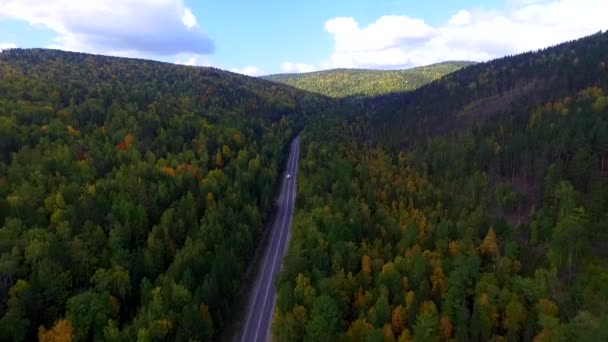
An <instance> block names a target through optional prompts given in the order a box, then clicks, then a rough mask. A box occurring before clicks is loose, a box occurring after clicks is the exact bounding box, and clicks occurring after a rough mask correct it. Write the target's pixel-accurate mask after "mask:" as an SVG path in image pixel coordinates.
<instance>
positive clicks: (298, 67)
mask: <svg viewBox="0 0 608 342" xmlns="http://www.w3.org/2000/svg"><path fill="white" fill-rule="evenodd" d="M281 70H282V71H283V72H286V73H303V72H312V71H315V70H317V68H315V66H314V65H312V64H305V63H292V62H283V63H282V64H281Z"/></svg>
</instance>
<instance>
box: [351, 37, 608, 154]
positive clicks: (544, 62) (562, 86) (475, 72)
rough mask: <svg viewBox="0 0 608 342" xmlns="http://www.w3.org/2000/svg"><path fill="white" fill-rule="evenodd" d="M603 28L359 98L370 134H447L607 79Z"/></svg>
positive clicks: (387, 139)
mask: <svg viewBox="0 0 608 342" xmlns="http://www.w3.org/2000/svg"><path fill="white" fill-rule="evenodd" d="M607 44H608V34H606V33H601V32H600V33H597V34H595V35H592V36H589V37H586V38H584V39H579V40H576V41H572V42H568V43H564V44H561V45H558V46H555V47H551V48H547V49H543V50H539V51H535V52H529V53H524V54H521V55H517V56H512V57H504V58H500V59H497V60H494V61H490V62H486V63H479V64H475V65H472V66H470V67H467V68H464V69H463V70H460V71H459V72H456V73H452V74H449V75H447V76H446V77H444V78H442V79H440V80H438V81H436V82H432V83H431V84H428V85H426V86H423V87H421V88H419V89H416V90H414V91H412V92H409V93H401V94H388V95H383V96H378V97H373V98H368V99H365V100H364V101H361V102H360V108H359V109H360V110H361V111H364V112H366V113H367V115H368V116H370V117H373V126H374V136H375V137H376V138H378V139H379V140H381V141H382V142H383V143H387V144H390V145H393V146H400V145H401V146H403V145H405V146H407V145H411V144H413V143H415V142H418V141H419V140H420V139H421V138H422V139H423V140H424V138H425V137H427V136H429V135H437V134H442V135H445V134H451V133H454V132H458V131H460V130H466V129H468V128H471V127H472V126H473V125H479V124H481V123H483V122H484V121H485V120H487V119H488V118H492V117H493V116H494V115H495V114H499V113H512V112H527V111H528V110H531V109H532V108H533V107H535V106H538V105H541V104H543V103H545V102H547V101H549V100H551V101H553V100H557V99H561V98H564V97H567V96H572V95H574V94H576V93H577V92H578V91H580V90H582V89H583V88H586V87H589V86H592V85H596V84H601V85H604V84H606V83H607V82H608V65H607V64H608V56H607V55H606V45H607Z"/></svg>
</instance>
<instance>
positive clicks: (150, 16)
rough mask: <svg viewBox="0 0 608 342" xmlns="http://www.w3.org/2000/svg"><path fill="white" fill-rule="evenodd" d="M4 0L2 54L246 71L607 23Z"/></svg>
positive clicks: (385, 0)
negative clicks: (48, 51)
mask: <svg viewBox="0 0 608 342" xmlns="http://www.w3.org/2000/svg"><path fill="white" fill-rule="evenodd" d="M2 3H3V6H0V50H1V49H3V48H14V47H19V48H56V49H60V50H64V51H74V52H85V53H93V54H101V55H107V56H117V57H132V58H141V59H148V60H156V61H161V62H169V63H174V64H184V65H196V66H211V67H215V68H218V69H223V70H228V71H231V72H236V73H241V74H246V75H250V76H268V75H276V74H292V73H307V72H314V71H322V70H333V69H370V70H403V69H411V68H413V67H418V66H426V65H433V64H437V63H440V62H446V61H473V62H485V61H489V60H492V59H496V58H500V57H504V56H508V55H514V54H519V53H523V52H527V51H535V50H539V49H543V48H546V47H549V46H552V45H556V44H559V43H561V42H566V41H570V40H573V39H577V38H581V37H584V36H588V35H591V34H593V33H596V32H598V31H604V30H606V29H607V28H608V24H606V23H605V20H604V18H603V15H602V13H606V12H608V2H606V1H603V0H582V1H575V0H552V1H547V0H492V1H485V2H482V1H480V0H467V1H464V2H459V3H458V4H455V3H453V2H448V1H439V0H435V1H430V2H427V3H425V4H408V3H405V2H403V1H389V0H381V1H374V2H372V1H368V0H359V1H356V2H347V1H345V0H340V1H336V2H334V3H332V4H325V3H322V2H320V1H319V0H317V1H313V2H311V3H307V4H283V3H279V2H278V0H270V1H268V2H265V3H262V4H249V3H247V2H246V1H245V0H238V1H236V2H234V3H230V4H228V3H221V4H218V3H211V2H206V1H205V2H195V1H192V0H157V1H154V2H146V1H141V0H127V1H121V2H119V3H118V2H116V0H101V1H98V2H95V3H73V2H72V1H69V0H49V1H45V2H42V1H40V0H25V1H23V0H2ZM235 23H238V24H235ZM504 32H509V34H508V35H505V34H504ZM497 38H500V39H497Z"/></svg>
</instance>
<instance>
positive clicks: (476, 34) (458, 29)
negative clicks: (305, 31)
mask: <svg viewBox="0 0 608 342" xmlns="http://www.w3.org/2000/svg"><path fill="white" fill-rule="evenodd" d="M507 5H508V6H507V9H504V10H481V9H471V10H464V9H463V10H460V11H458V12H457V13H455V14H454V15H453V16H452V17H451V18H450V19H449V20H448V22H446V23H445V24H442V25H437V26H435V27H433V26H430V25H428V24H427V23H425V22H424V21H423V20H421V19H416V18H409V17H407V16H383V17H380V18H379V19H378V20H376V21H375V22H374V23H372V24H370V25H368V26H367V27H361V26H360V25H359V23H358V22H357V21H355V19H353V18H343V17H339V18H333V19H330V20H328V21H327V22H326V24H325V29H326V31H327V32H328V33H330V34H331V35H332V37H333V39H334V43H335V45H334V51H333V53H332V55H331V56H330V57H329V58H328V60H326V61H325V62H323V63H322V66H323V67H324V68H336V67H351V68H353V67H368V68H402V67H411V66H419V65H425V64H431V63H436V62H441V61H445V60H475V61H485V60H489V59H492V58H496V57H501V56H504V55H508V54H515V53H520V52H525V51H530V50H536V49H539V48H543V47H547V46H550V45H554V44H558V43H560V42H564V41H568V40H572V39H575V38H579V37H582V36H585V35H589V34H592V33H595V32H598V31H600V30H605V29H607V28H608V21H606V17H605V14H606V13H608V1H606V0H553V1H539V0H507Z"/></svg>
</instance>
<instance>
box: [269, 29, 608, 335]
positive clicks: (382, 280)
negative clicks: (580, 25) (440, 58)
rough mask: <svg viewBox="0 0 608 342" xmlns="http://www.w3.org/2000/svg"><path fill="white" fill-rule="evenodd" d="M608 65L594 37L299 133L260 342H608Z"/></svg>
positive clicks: (481, 68)
mask: <svg viewBox="0 0 608 342" xmlns="http://www.w3.org/2000/svg"><path fill="white" fill-rule="evenodd" d="M606 63H608V33H603V34H602V33H600V34H596V35H593V36H591V37H587V38H584V39H581V40H578V41H574V42H570V43H566V44H563V45H560V46H557V47H554V48H549V49H547V50H543V51H538V52H535V53H529V54H524V55H521V56H515V57H509V58H504V59H500V60H497V61H492V62H489V63H485V64H480V65H475V66H470V67H468V68H465V69H463V70H462V71H459V72H455V73H453V74H450V75H448V76H446V77H444V78H443V79H441V80H439V81H436V82H433V83H431V84H429V85H427V86H424V87H422V88H420V89H418V90H415V91H414V92H411V93H407V94H401V95H388V96H384V97H379V98H369V99H363V100H361V101H360V102H359V103H358V104H356V105H355V108H354V109H353V112H352V113H351V115H349V116H348V117H347V118H334V119H333V120H325V121H323V122H319V123H318V124H316V125H308V126H306V128H305V129H304V133H303V134H302V144H303V146H302V151H303V156H302V161H301V163H300V165H301V166H300V176H299V179H298V197H297V198H298V203H297V210H296V214H295V215H296V216H295V220H294V226H293V230H294V232H293V236H292V241H291V244H290V247H289V250H288V252H287V256H286V258H285V261H284V268H283V271H282V274H281V275H280V277H279V279H278V289H279V290H278V299H277V308H276V313H275V322H274V327H273V333H274V336H275V337H276V339H277V340H279V341H301V340H305V341H335V340H344V341H452V340H455V341H488V340H493V341H505V340H506V341H519V340H523V341H532V340H533V341H603V340H606V339H608V309H607V308H608V305H607V304H608V290H607V289H608V287H606V285H605V284H606V281H607V280H608V254H607V253H606V247H607V246H606V240H607V238H608V140H607V133H608V97H607V96H606V93H605V89H607V88H606V87H607V86H608V71H607V70H606ZM539 65H543V66H544V67H543V68H540V67H539ZM492 70H495V71H496V70H500V73H499V72H494V73H492V72H489V71H492ZM543 77H545V79H543ZM472 79H475V80H483V81H482V82H480V83H477V84H481V85H482V86H478V85H477V86H467V87H463V86H462V85H463V84H464V85H467V84H469V85H470V83H469V82H471V80H472ZM529 82H533V83H534V84H535V86H534V87H530V88H528V91H526V92H525V94H521V95H520V96H517V98H513V99H509V100H505V99H501V100H500V102H499V104H500V106H488V105H487V102H488V101H497V100H496V98H495V97H499V98H500V97H509V96H510V95H509V92H513V90H509V88H510V87H515V86H516V85H524V86H525V85H526V84H528V83H529ZM541 83H545V85H544V86H542V87H539V86H538V84H541ZM459 85H460V86H459ZM497 89H498V90H497ZM501 91H503V92H502V93H501ZM439 97H442V100H441V101H439V100H437V99H438V98H439ZM434 100H436V101H434ZM379 116H380V117H379ZM466 116H469V117H468V118H467V117H466ZM490 118H491V119H490ZM443 122H445V125H442V124H443ZM396 125H400V126H398V127H396ZM448 127H451V128H448ZM412 135H414V136H412Z"/></svg>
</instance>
